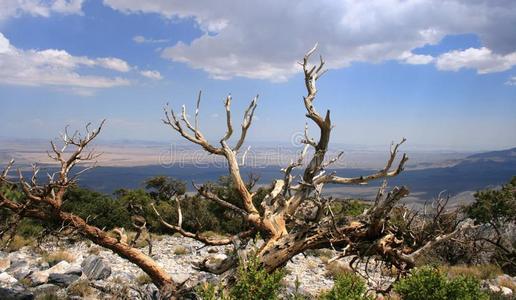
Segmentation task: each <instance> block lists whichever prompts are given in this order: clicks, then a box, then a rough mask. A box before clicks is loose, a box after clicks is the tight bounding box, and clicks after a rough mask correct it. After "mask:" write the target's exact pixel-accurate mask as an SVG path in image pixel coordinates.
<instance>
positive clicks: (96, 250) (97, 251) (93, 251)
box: [88, 246, 102, 255]
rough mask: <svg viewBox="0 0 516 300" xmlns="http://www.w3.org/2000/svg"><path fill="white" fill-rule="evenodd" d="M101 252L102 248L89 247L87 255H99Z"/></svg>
mask: <svg viewBox="0 0 516 300" xmlns="http://www.w3.org/2000/svg"><path fill="white" fill-rule="evenodd" d="M101 250H102V248H101V247H99V246H91V247H90V248H88V254H94V255H99V254H100V251H101Z"/></svg>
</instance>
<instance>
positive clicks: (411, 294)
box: [394, 266, 489, 300]
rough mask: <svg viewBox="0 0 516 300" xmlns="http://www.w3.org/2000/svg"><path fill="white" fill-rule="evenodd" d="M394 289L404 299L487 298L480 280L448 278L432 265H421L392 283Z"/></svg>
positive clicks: (478, 299)
mask: <svg viewBox="0 0 516 300" xmlns="http://www.w3.org/2000/svg"><path fill="white" fill-rule="evenodd" d="M394 291H395V292H396V293H398V294H399V295H400V296H401V298H402V299H404V300H447V299H456V300H484V299H485V300H487V299H489V298H488V296H487V294H485V293H484V292H482V291H481V290H480V282H479V281H478V279H476V278H473V277H465V276H458V277H456V278H454V279H448V278H447V277H446V275H445V274H444V273H443V272H441V271H439V270H438V269H436V268H433V267H429V266H426V267H422V268H420V269H417V270H415V271H414V273H413V274H412V275H411V276H409V277H406V278H404V279H402V280H400V281H399V282H398V283H396V284H395V285H394Z"/></svg>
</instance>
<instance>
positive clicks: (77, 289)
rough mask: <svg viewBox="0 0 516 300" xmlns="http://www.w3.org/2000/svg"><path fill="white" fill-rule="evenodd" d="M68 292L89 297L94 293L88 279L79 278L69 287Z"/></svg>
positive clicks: (70, 294)
mask: <svg viewBox="0 0 516 300" xmlns="http://www.w3.org/2000/svg"><path fill="white" fill-rule="evenodd" d="M67 293H68V295H69V296H80V297H87V296H90V295H92V294H93V288H92V287H91V286H90V282H89V281H88V280H78V281H76V282H74V283H72V284H71V285H70V286H69V287H68V289H67Z"/></svg>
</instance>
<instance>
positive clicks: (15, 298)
mask: <svg viewBox="0 0 516 300" xmlns="http://www.w3.org/2000/svg"><path fill="white" fill-rule="evenodd" d="M0 299H2V300H32V299H34V294H32V293H31V292H30V291H28V290H27V289H26V288H25V287H24V286H22V285H15V286H13V287H11V288H4V287H0Z"/></svg>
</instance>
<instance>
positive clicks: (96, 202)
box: [63, 187, 131, 229]
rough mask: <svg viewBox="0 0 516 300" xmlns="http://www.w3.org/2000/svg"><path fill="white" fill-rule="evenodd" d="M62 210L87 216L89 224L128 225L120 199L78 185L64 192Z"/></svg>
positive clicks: (104, 225) (83, 216)
mask: <svg viewBox="0 0 516 300" xmlns="http://www.w3.org/2000/svg"><path fill="white" fill-rule="evenodd" d="M63 210H65V211H68V212H71V213H74V214H76V215H78V216H80V217H81V218H84V219H86V218H88V222H89V223H90V224H91V225H94V226H97V227H99V228H106V229H112V228H114V227H128V226H129V225H130V221H131V219H130V216H129V213H128V211H127V209H126V208H125V207H124V206H123V204H122V203H121V202H120V201H117V200H115V199H113V198H111V197H110V196H108V195H104V194H101V193H97V192H94V191H90V190H88V189H83V188H78V187H74V188H71V189H68V191H67V192H66V194H65V201H64V203H63Z"/></svg>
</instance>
